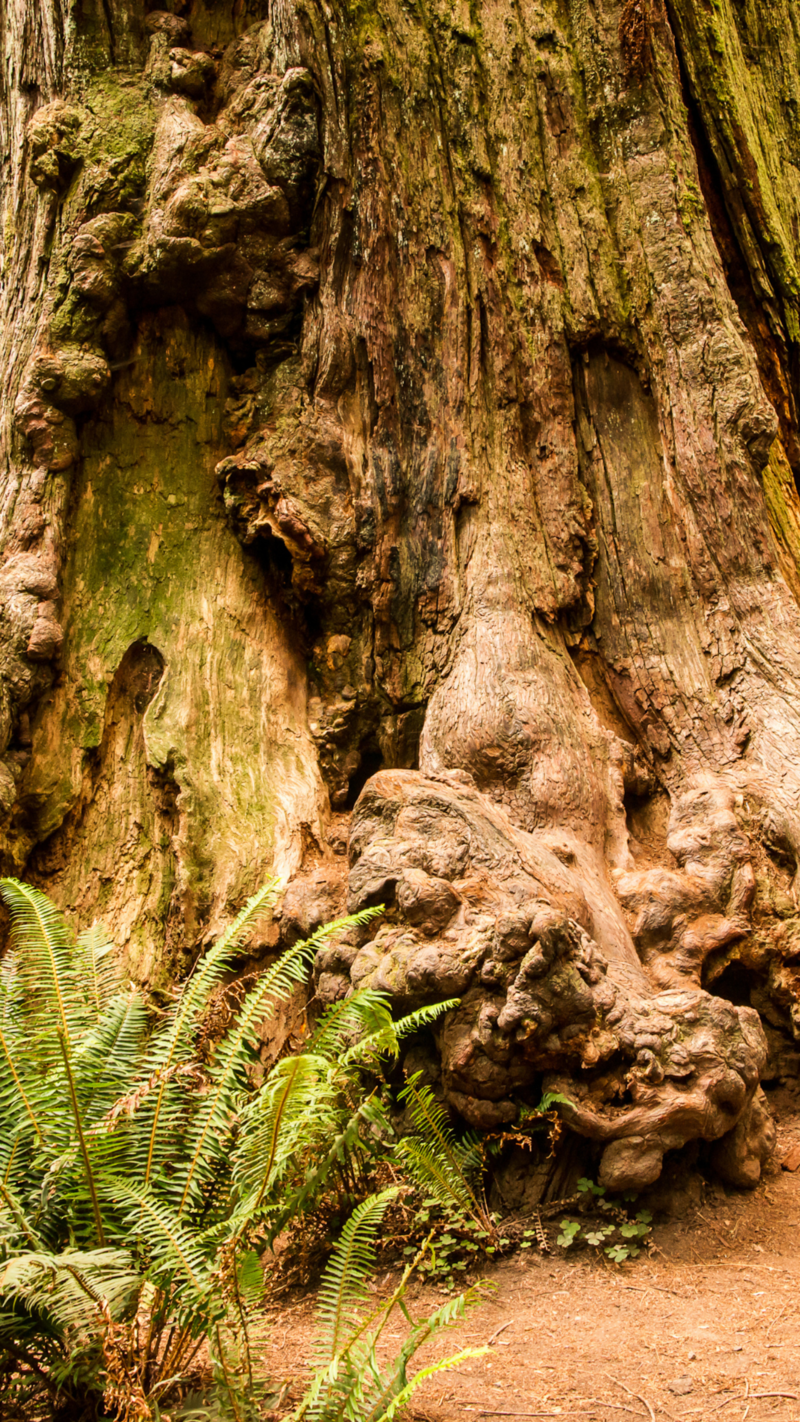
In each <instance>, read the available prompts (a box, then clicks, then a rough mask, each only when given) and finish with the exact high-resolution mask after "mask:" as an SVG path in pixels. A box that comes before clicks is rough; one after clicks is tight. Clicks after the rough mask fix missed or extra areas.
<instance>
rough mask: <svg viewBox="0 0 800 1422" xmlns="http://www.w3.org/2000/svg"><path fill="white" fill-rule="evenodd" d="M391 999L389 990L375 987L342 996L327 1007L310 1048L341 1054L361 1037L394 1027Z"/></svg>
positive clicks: (335, 1054)
mask: <svg viewBox="0 0 800 1422" xmlns="http://www.w3.org/2000/svg"><path fill="white" fill-rule="evenodd" d="M393 1029H394V1023H393V1021H392V1014H391V1009H390V1001H389V998H388V996H387V994H386V993H382V992H378V991H377V990H376V989H374V988H361V989H360V990H359V991H358V992H354V993H353V995H352V997H346V998H343V999H342V1000H341V1001H340V1002H335V1003H334V1004H333V1006H332V1007H329V1008H327V1009H326V1011H325V1012H323V1014H322V1016H321V1017H320V1019H319V1022H318V1023H317V1027H316V1030H315V1032H314V1034H313V1036H312V1038H311V1040H310V1042H309V1044H308V1050H309V1051H310V1052H314V1053H315V1054H317V1055H319V1056H327V1057H329V1058H330V1057H332V1056H337V1057H338V1056H339V1055H340V1054H341V1052H342V1050H343V1048H344V1047H345V1046H346V1045H348V1043H349V1045H353V1043H352V1041H350V1040H349V1039H352V1037H353V1035H354V1034H355V1033H358V1037H359V1040H361V1039H362V1038H367V1037H374V1036H376V1035H378V1034H380V1033H382V1032H385V1031H393Z"/></svg>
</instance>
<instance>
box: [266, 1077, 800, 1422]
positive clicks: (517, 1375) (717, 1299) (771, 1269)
mask: <svg viewBox="0 0 800 1422" xmlns="http://www.w3.org/2000/svg"><path fill="white" fill-rule="evenodd" d="M775 1105H776V1106H777V1107H778V1112H777V1114H778V1119H779V1140H778V1148H777V1151H776V1156H775V1162H774V1164H773V1166H772V1167H771V1169H770V1170H769V1172H768V1174H767V1176H766V1178H765V1179H764V1181H763V1182H762V1184H761V1185H760V1186H759V1187H758V1188H757V1190H755V1191H754V1192H753V1193H751V1194H744V1193H739V1192H734V1191H726V1190H723V1189H721V1188H717V1187H713V1186H711V1187H708V1188H707V1189H706V1190H705V1192H704V1196H703V1198H702V1200H701V1201H700V1203H698V1204H693V1205H689V1206H687V1208H686V1211H685V1214H684V1217H683V1218H681V1219H675V1220H671V1221H669V1222H667V1223H664V1224H661V1225H659V1226H657V1228H656V1231H655V1247H654V1249H653V1251H652V1253H651V1254H650V1255H649V1256H648V1257H646V1258H642V1259H640V1260H637V1261H635V1262H633V1263H628V1264H625V1265H623V1266H621V1267H615V1266H613V1265H611V1264H607V1263H605V1262H604V1261H602V1260H599V1259H596V1258H590V1257H588V1256H587V1254H585V1253H583V1254H580V1255H576V1256H575V1257H574V1258H573V1257H568V1256H564V1255H563V1254H562V1252H561V1251H560V1250H558V1251H556V1250H554V1252H553V1253H552V1254H551V1255H542V1254H539V1253H534V1252H533V1251H531V1252H530V1254H523V1255H517V1256H514V1257H513V1258H511V1259H509V1260H505V1261H502V1262H500V1263H499V1264H498V1265H497V1266H496V1267H494V1268H493V1269H492V1270H491V1271H490V1272H489V1274H488V1277H489V1278H490V1279H491V1282H492V1284H493V1285H494V1290H493V1292H492V1293H491V1294H490V1295H489V1296H488V1297H487V1300H486V1302H485V1303H484V1304H483V1305H482V1306H481V1307H480V1308H478V1309H477V1310H476V1311H475V1312H473V1313H472V1314H471V1315H470V1316H469V1317H468V1318H467V1319H466V1320H465V1322H464V1323H463V1324H461V1325H459V1326H458V1327H457V1328H456V1329H454V1330H453V1332H452V1333H451V1334H450V1335H449V1336H447V1337H445V1338H444V1339H442V1338H440V1339H439V1340H438V1343H437V1344H436V1346H435V1348H434V1349H432V1350H430V1352H429V1354H428V1355H421V1356H423V1357H424V1359H425V1361H430V1360H432V1359H433V1357H434V1356H436V1357H441V1356H443V1355H444V1353H445V1352H447V1353H451V1352H452V1353H454V1352H457V1351H459V1350H460V1349H461V1348H464V1347H468V1346H473V1347H477V1346H481V1345H484V1344H487V1343H488V1344H489V1345H490V1347H489V1352H488V1354H487V1355H486V1356H485V1357H482V1358H477V1359H471V1360H469V1361H467V1362H465V1363H463V1364H462V1365H461V1366H460V1367H459V1368H458V1369H456V1370H454V1371H452V1372H448V1373H443V1374H440V1375H439V1376H438V1377H436V1378H434V1379H431V1380H430V1381H429V1382H428V1383H426V1384H425V1386H424V1388H423V1389H421V1390H420V1392H419V1393H418V1394H417V1396H416V1405H415V1409H414V1415H415V1416H416V1417H417V1418H419V1419H423V1418H424V1419H430V1422H457V1419H461V1418H482V1417H485V1418H498V1419H500V1418H503V1417H509V1418H510V1417H519V1418H525V1417H531V1418H534V1417H564V1418H568V1417H576V1418H583V1419H587V1422H592V1419H594V1420H595V1422H612V1419H617V1422H621V1419H622V1418H623V1417H624V1416H625V1415H628V1416H636V1417H642V1418H645V1419H650V1422H653V1419H656V1418H662V1417H664V1418H668V1419H670V1418H671V1419H678V1418H680V1419H684V1418H685V1419H688V1418H700V1419H705V1418H707V1417H708V1418H710V1417H712V1416H713V1417H717V1416H718V1417H719V1419H720V1422H745V1419H746V1418H747V1419H750V1422H762V1419H764V1422H766V1419H768V1418H774V1419H780V1422H798V1419H800V1328H798V1304H799V1303H800V1170H798V1171H797V1172H796V1173H791V1172H789V1171H786V1170H782V1169H781V1167H780V1161H781V1160H783V1159H785V1158H786V1156H787V1153H788V1152H789V1151H790V1150H791V1148H792V1147H793V1146H796V1145H800V1118H798V1117H797V1115H796V1114H795V1113H794V1112H796V1106H795V1108H794V1112H793V1113H791V1114H789V1113H788V1112H785V1113H784V1114H783V1116H782V1117H781V1113H780V1103H779V1102H776V1103H775ZM553 1233H554V1232H553ZM382 1284H383V1288H387V1289H388V1283H387V1282H385V1281H382ZM381 1291H383V1290H381ZM440 1301H441V1294H440V1293H439V1292H438V1291H437V1290H436V1289H434V1288H432V1287H430V1286H426V1287H422V1286H419V1287H417V1288H415V1289H414V1290H413V1292H412V1295H411V1298H410V1306H411V1312H412V1313H413V1314H414V1315H415V1316H417V1317H418V1316H421V1315H423V1314H424V1313H427V1312H430V1311H431V1310H432V1309H433V1308H435V1307H436V1306H437V1305H438V1303H439V1302H440ZM312 1334H313V1299H311V1298H306V1299H304V1300H302V1301H300V1302H297V1303H294V1304H293V1305H291V1306H287V1307H286V1308H284V1309H282V1310H277V1311H276V1314H275V1316H274V1318H273V1321H272V1329H271V1343H270V1345H269V1346H268V1347H267V1348H266V1350H265V1358H264V1361H265V1363H266V1365H267V1367H268V1368H269V1370H270V1372H271V1374H272V1376H273V1377H278V1378H281V1379H285V1380H286V1381H287V1382H293V1383H296V1382H297V1380H298V1379H299V1378H300V1377H301V1376H302V1373H303V1372H304V1370H305V1365H306V1364H307V1361H308V1355H309V1348H310V1340H311V1337H312ZM390 1336H391V1335H390ZM399 1337H400V1332H399V1328H398V1329H397V1331H396V1339H395V1341H397V1340H399ZM781 1394H783V1395H781ZM287 1400H288V1397H287Z"/></svg>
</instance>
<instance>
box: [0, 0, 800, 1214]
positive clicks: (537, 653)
mask: <svg viewBox="0 0 800 1422" xmlns="http://www.w3.org/2000/svg"><path fill="white" fill-rule="evenodd" d="M0 36H2V49H3V68H2V73H0V122H2V126H3V131H2V165H3V166H2V190H1V194H0V200H1V201H2V206H3V213H2V216H3V226H2V232H3V242H4V254H3V303H4V304H3V325H2V331H0V342H1V344H0V364H1V365H2V371H3V388H4V394H5V399H4V402H3V406H2V410H0V422H1V423H0V479H1V482H0V553H1V556H2V564H1V565H0V756H2V760H1V761H0V803H1V804H2V810H3V816H4V829H3V839H2V854H3V862H4V870H5V871H11V872H15V873H19V874H22V875H28V876H29V877H31V878H33V879H34V880H35V881H36V882H38V883H41V884H42V885H43V886H44V887H45V888H46V889H47V890H48V892H50V893H52V894H53V896H54V897H55V898H56V900H57V901H58V902H59V903H61V904H62V905H63V906H64V907H65V908H67V909H68V910H69V911H70V912H72V913H75V914H76V915H79V916H80V917H81V919H82V920H83V921H88V920H89V919H90V918H91V917H92V916H93V914H95V913H100V912H102V913H103V914H104V915H105V916H106V917H107V919H108V920H109V922H110V923H111V924H112V925H113V926H114V928H115V930H116V931H117V933H118V936H119V939H120V942H121V943H123V944H124V945H125V946H126V950H127V953H128V956H129V962H130V965H131V970H132V971H133V972H134V973H135V974H137V975H138V976H139V977H141V978H143V979H150V980H155V979H158V978H159V977H161V978H163V977H165V976H167V975H170V974H175V973H177V972H180V971H183V970H184V969H185V967H186V965H187V964H188V963H189V962H190V961H191V960H192V958H193V956H194V955H195V954H196V952H197V951H198V947H199V946H200V945H201V944H202V943H203V942H204V941H207V939H208V936H209V935H210V934H212V933H213V932H215V930H216V929H217V927H218V926H219V922H220V920H221V919H222V918H223V917H224V916H225V915H226V914H228V913H229V912H230V910H231V908H232V907H234V906H236V905H238V904H239V902H240V901H241V899H242V897H243V896H244V895H245V894H246V893H247V892H249V891H252V889H253V888H254V887H255V886H256V885H257V883H258V882H259V881H261V880H262V879H263V877H264V876H265V874H267V873H269V872H277V873H280V874H282V875H283V876H285V877H286V878H287V879H288V880H289V887H288V889H287V894H286V899H285V903H284V909H283V917H282V919H281V920H280V923H279V929H278V930H276V932H277V931H279V933H280V936H281V937H282V938H283V939H284V940H285V941H286V940H290V939H291V938H292V937H293V936H295V937H296V936H297V934H298V933H301V932H305V931H307V930H308V929H309V928H310V927H313V926H314V925H315V924H316V923H318V922H319V921H321V920H322V919H324V918H326V917H329V916H330V915H331V914H332V913H333V912H334V911H335V910H336V909H337V907H339V906H340V905H341V904H342V903H343V901H344V899H345V897H346V899H347V902H348V903H349V904H350V906H351V907H353V908H355V907H360V906H362V905H364V904H368V903H379V902H382V903H385V904H386V906H387V911H386V914H385V916H384V917H383V918H382V919H381V920H379V922H378V924H376V925H372V926H371V928H370V930H369V932H368V934H364V933H362V934H361V935H355V936H353V937H352V938H350V939H348V938H345V939H343V940H342V941H341V942H340V943H338V944H335V945H334V946H333V947H331V948H330V949H328V950H327V951H326V952H325V954H323V955H322V956H321V958H320V961H319V963H318V969H317V975H316V976H317V993H318V996H319V998H320V999H321V1000H322V1001H323V1002H329V1001H333V1000H335V999H336V998H337V997H339V996H341V995H343V994H345V993H346V992H348V991H350V990H351V988H352V986H353V985H354V984H355V985H359V984H367V985H372V986H376V987H379V988H381V989H382V990H384V991H385V992H387V993H389V994H390V996H391V997H392V1000H393V1001H394V1002H395V1003H396V1005H397V1007H398V1009H400V1008H406V1007H409V1006H412V1005H417V1004H421V1003H424V1002H433V1001H437V1000H440V1001H441V1000H444V999H445V998H449V997H458V998H460V1005H459V1006H458V1007H457V1008H456V1009H454V1010H453V1011H451V1012H450V1013H448V1015H447V1016H446V1018H444V1019H443V1021H442V1023H441V1025H440V1028H439V1030H438V1033H437V1036H436V1041H435V1051H433V1048H430V1050H429V1056H430V1051H433V1055H432V1056H430V1061H429V1062H428V1068H427V1069H428V1070H429V1072H430V1073H432V1074H433V1076H434V1077H435V1078H436V1079H437V1080H438V1081H439V1082H440V1089H441V1091H442V1092H443V1094H444V1097H445V1099H446V1100H447V1102H448V1103H449V1105H450V1106H451V1107H452V1109H453V1110H454V1112H456V1113H458V1114H459V1115H460V1116H461V1117H463V1118H464V1119H465V1120H467V1121H468V1122H470V1123H471V1124H473V1125H475V1126H477V1127H480V1128H485V1129H497V1128H500V1127H505V1126H510V1125H512V1124H513V1123H514V1122H516V1121H518V1120H519V1119H520V1113H521V1112H523V1111H524V1109H525V1107H526V1106H530V1105H532V1104H535V1103H536V1101H538V1099H539V1095H540V1093H541V1090H542V1087H543V1086H544V1087H545V1089H549V1090H557V1091H559V1092H560V1093H562V1094H563V1095H564V1096H565V1097H567V1098H568V1100H569V1102H570V1103H571V1104H569V1105H566V1106H564V1107H563V1108H562V1110H563V1114H564V1118H565V1121H566V1122H567V1124H568V1125H569V1126H570V1128H571V1130H572V1131H573V1132H574V1133H577V1135H579V1136H583V1137H585V1138H588V1140H590V1141H593V1142H595V1143H597V1144H598V1149H600V1150H601V1151H602V1154H601V1159H600V1177H601V1179H602V1180H603V1182H604V1183H605V1184H607V1185H608V1186H610V1187H613V1188H629V1187H643V1186H646V1185H648V1184H651V1183H652V1182H654V1181H655V1180H656V1179H657V1178H658V1176H659V1174H660V1171H661V1167H662V1161H663V1157H664V1154H665V1152H666V1151H669V1150H674V1149H676V1148H679V1147H682V1146H684V1145H685V1144H687V1143H688V1142H691V1141H697V1140H701V1141H705V1142H709V1143H711V1144H710V1150H711V1155H712V1159H713V1161H714V1163H715V1165H716V1168H717V1169H718V1170H719V1171H720V1172H721V1173H722V1174H723V1176H724V1177H725V1178H727V1179H728V1180H729V1181H731V1182H732V1183H734V1184H737V1185H749V1184H753V1183H755V1181H756V1180H757V1179H758V1177H759V1173H760V1169H761V1166H762V1164H763V1161H764V1160H765V1159H766V1157H767V1155H768V1153H769V1150H770V1148H771V1142H772V1139H773V1135H774V1132H773V1130H772V1126H771V1122H770V1119H769V1112H768V1108H767V1106H766V1102H765V1098H764V1094H763V1091H762V1090H761V1089H760V1085H759V1083H760V1082H761V1081H763V1080H767V1079H769V1078H770V1077H773V1078H774V1077H775V1076H777V1075H780V1074H781V1072H782V1071H788V1070H794V1071H796V1069H797V1067H796V1061H797V1056H796V1051H795V1048H794V1046H793V1042H796V1040H797V1039H798V1037H800V914H798V905H797V887H798V881H799V871H798V863H799V862H800V802H799V801H798V790H799V789H800V605H799V602H798V599H800V499H799V498H798V493H797V488H796V484H795V480H796V479H797V478H800V425H799V424H798V408H799V406H800V241H799V239H798V233H800V140H799V139H798V133H800V22H798V15H797V9H796V6H794V5H793V4H791V3H790V0H768V2H765V3H763V4H759V5H758V6H755V5H750V4H748V5H744V4H735V3H734V0H721V3H716V4H714V5H711V4H708V5H707V4H696V3H694V0H691V2H690V0H666V3H665V0H625V3H622V4H621V3H617V0H541V3H540V2H539V0H528V2H527V3H521V4H511V3H506V0H481V3H478V4H472V5H469V6H468V5H466V4H461V3H457V0H412V3H408V4H406V3H403V4H400V3H395V0H376V3H374V4H362V3H356V0H353V3H346V0H344V2H343V0H331V3H322V0H319V3H318V0H273V3H272V4H271V5H269V4H268V3H267V0H263V3H259V0H241V3H237V4H236V5H232V4H227V3H226V4H217V3H213V0H172V3H170V4H169V5H168V6H167V7H166V8H165V9H163V10H159V9H156V8H152V7H150V6H149V5H147V4H145V3H142V0H104V3H102V4H101V3H100V0H97V3H93V0H86V3H82V4H80V5H78V4H73V3H71V0H38V2H37V3H36V4H34V3H33V0H12V3H11V4H10V5H8V6H6V7H5V8H4V10H3V13H2V15H0ZM345 855H347V856H348V858H347V860H345ZM346 865H347V866H349V878H348V876H347V872H346ZM346 880H347V883H346V884H345V881H346ZM345 889H346V893H345ZM274 939H275V932H273V936H272V939H271V940H270V944H272V945H273V946H274ZM270 944H267V946H270ZM734 979H735V990H732V988H731V984H732V982H733V981H734ZM729 999H733V1000H729ZM415 1050H416V1051H417V1052H418V1054H419V1053H420V1052H421V1053H422V1054H423V1055H424V1052H425V1050H428V1049H425V1048H424V1046H420V1047H419V1048H415Z"/></svg>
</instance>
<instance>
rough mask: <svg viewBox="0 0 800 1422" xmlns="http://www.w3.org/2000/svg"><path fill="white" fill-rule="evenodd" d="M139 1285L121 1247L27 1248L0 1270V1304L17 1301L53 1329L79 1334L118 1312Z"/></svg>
mask: <svg viewBox="0 0 800 1422" xmlns="http://www.w3.org/2000/svg"><path fill="white" fill-rule="evenodd" d="M140 1287H141V1275H140V1274H139V1273H138V1272H137V1271H136V1270H135V1269H134V1267H133V1265H132V1260H131V1256H130V1254H129V1253H128V1252H127V1250H123V1249H95V1250H90V1251H84V1252H81V1251H77V1250H72V1251H69V1252H67V1253H64V1254H48V1253H46V1252H36V1251H33V1250H28V1251H25V1252H23V1253H19V1254H16V1255H15V1256H14V1257H13V1258H11V1259H9V1260H7V1261H6V1263H5V1264H4V1265H3V1266H2V1268H0V1307H2V1308H8V1306H9V1305H13V1304H17V1305H20V1304H21V1305H22V1306H23V1307H24V1308H25V1309H26V1310H27V1311H29V1312H33V1313H37V1314H40V1315H42V1316H44V1317H45V1318H47V1319H48V1320H49V1321H50V1323H51V1325H52V1326H53V1327H54V1328H55V1329H56V1330H57V1331H58V1332H59V1333H67V1334H72V1335H74V1336H77V1337H80V1336H85V1335H87V1334H91V1333H95V1332H97V1330H98V1327H99V1326H101V1325H103V1324H104V1323H105V1322H106V1321H107V1320H111V1319H113V1318H115V1317H117V1316H119V1314H120V1313H121V1312H122V1311H123V1310H124V1308H125V1306H126V1305H127V1303H128V1301H129V1299H130V1298H131V1295H132V1294H134V1293H136V1292H137V1290H138V1289H139V1288H140Z"/></svg>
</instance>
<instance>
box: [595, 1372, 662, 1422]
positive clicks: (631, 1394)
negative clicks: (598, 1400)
mask: <svg viewBox="0 0 800 1422" xmlns="http://www.w3.org/2000/svg"><path fill="white" fill-rule="evenodd" d="M605 1376H606V1377H607V1378H608V1380H609V1382H612V1383H614V1384H615V1385H616V1386H617V1387H621V1388H622V1390H623V1392H627V1394H628V1396H629V1397H635V1398H636V1401H637V1402H641V1403H642V1405H643V1406H644V1407H646V1408H647V1411H648V1415H649V1417H650V1422H656V1414H655V1412H654V1411H653V1409H652V1407H651V1406H650V1403H649V1402H648V1401H647V1398H646V1397H642V1394H641V1393H640V1392H634V1391H633V1388H630V1387H628V1386H627V1384H626V1383H624V1382H620V1381H619V1378H612V1376H611V1374H610V1373H606V1375H605Z"/></svg>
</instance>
